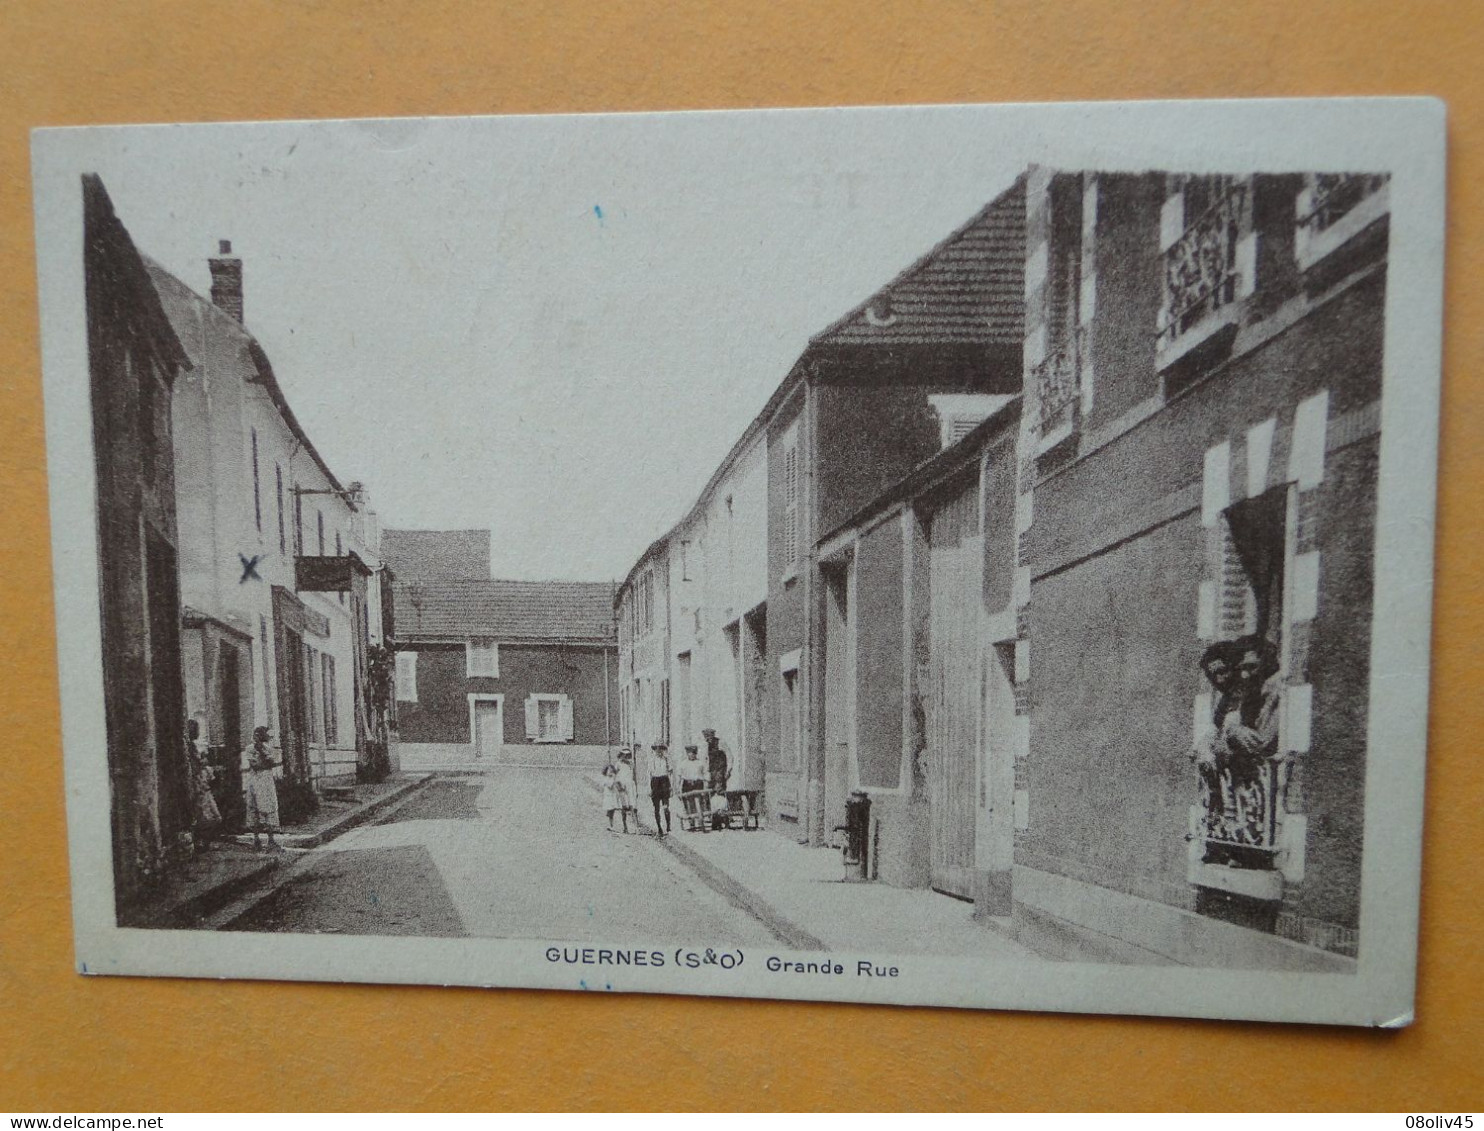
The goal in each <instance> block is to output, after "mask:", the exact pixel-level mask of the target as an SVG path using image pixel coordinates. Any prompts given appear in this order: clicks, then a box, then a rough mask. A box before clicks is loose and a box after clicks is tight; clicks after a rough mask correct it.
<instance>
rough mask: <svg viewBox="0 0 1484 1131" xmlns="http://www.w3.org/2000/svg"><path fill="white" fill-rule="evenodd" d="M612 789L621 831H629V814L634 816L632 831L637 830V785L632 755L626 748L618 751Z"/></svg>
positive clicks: (622, 747)
mask: <svg viewBox="0 0 1484 1131" xmlns="http://www.w3.org/2000/svg"><path fill="white" fill-rule="evenodd" d="M614 768H615V769H616V770H617V773H615V774H614V775H613V787H614V791H615V793H616V795H617V799H618V808H619V810H620V812H622V813H623V831H624V832H628V831H629V814H630V813H633V815H634V830H635V831H636V832H637V831H638V829H639V812H638V810H637V809H635V808H634V794H635V792H636V791H637V789H638V783H637V781H636V780H635V778H634V755H633V753H632V752H631V751H630V750H629V748H628V747H627V746H621V747H619V750H618V765H617V766H616V767H614Z"/></svg>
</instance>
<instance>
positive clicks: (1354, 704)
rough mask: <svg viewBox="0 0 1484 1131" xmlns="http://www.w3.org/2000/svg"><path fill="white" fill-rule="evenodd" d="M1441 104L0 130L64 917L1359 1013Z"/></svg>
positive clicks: (1391, 823)
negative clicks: (40, 585)
mask: <svg viewBox="0 0 1484 1131" xmlns="http://www.w3.org/2000/svg"><path fill="white" fill-rule="evenodd" d="M1444 138H1445V115H1444V110H1443V107H1442V106H1441V105H1440V104H1439V103H1437V102H1434V101H1430V100H1425V99H1377V100H1356V99H1343V100H1341V99H1337V100H1321V101H1274V102H1249V103H1243V102H1213V103H1179V102H1172V103H1148V104H1117V103H1107V104H1078V105H1060V106H1057V105H1048V106H1006V107H995V106H947V107H902V108H872V109H824V110H797V111H757V112H725V113H685V114H651V115H591V116H558V117H523V118H521V117H516V118H468V119H428V120H397V121H365V122H354V121H332V122H281V123H243V124H226V125H160V126H127V127H111V128H103V127H99V128H86V129H56V130H41V131H38V132H37V133H36V135H35V137H34V145H33V152H34V178H35V201H36V234H37V245H38V258H39V279H40V310H41V322H42V344H43V365H44V384H45V398H46V417H47V439H48V448H49V453H48V458H49V464H48V467H49V477H50V491H51V507H52V522H53V539H54V563H55V582H56V608H57V621H58V639H59V654H60V663H61V687H62V699H63V702H62V707H63V732H64V733H63V739H64V741H63V747H64V750H63V757H64V761H65V771H66V787H67V804H68V821H69V833H70V844H71V869H72V873H71V874H72V893H73V902H74V912H75V922H76V941H77V962H78V968H79V969H80V970H81V971H83V972H85V973H88V974H135V975H176V976H181V975H184V976H198V977H244V978H288V979H332V980H350V981H365V982H426V983H438V984H460V985H480V986H521V987H545V988H553V989H568V990H586V991H592V992H625V991H640V992H660V993H680V994H709V995H727V996H747V997H776V998H810V999H830V1000H845V1001H857V1002H880V1003H899V1004H926V1005H944V1006H968V1007H994V1008H1015V1009H1049V1010H1075V1011H1102V1012H1125V1013H1159V1014H1177V1015H1192V1016H1211V1017H1226V1018H1257V1019H1269V1020H1284V1021H1314V1022H1334V1023H1345V1024H1356V1025H1376V1026H1398V1025H1405V1024H1407V1023H1408V1021H1409V1020H1410V1019H1411V1015H1412V1012H1411V1011H1412V1003H1413V982H1414V977H1415V968H1416V961H1415V960H1416V939H1417V932H1416V927H1417V907H1418V893H1419V883H1420V875H1421V833H1422V830H1421V820H1422V786H1423V771H1424V756H1425V737H1426V705H1427V688H1428V642H1429V631H1430V615H1431V613H1430V602H1431V582H1432V568H1433V563H1432V541H1433V500H1434V487H1435V477H1436V460H1437V416H1438V396H1439V384H1440V340H1441V318H1442V246H1443V243H1442V237H1443V217H1444V200H1443V183H1444V175H1443V174H1444V153H1445V142H1444Z"/></svg>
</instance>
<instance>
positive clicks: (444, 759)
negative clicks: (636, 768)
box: [395, 742, 610, 773]
mask: <svg viewBox="0 0 1484 1131" xmlns="http://www.w3.org/2000/svg"><path fill="white" fill-rule="evenodd" d="M395 749H396V754H395V757H396V759H397V760H398V762H399V765H400V768H401V771H402V772H403V773H420V772H426V771H429V770H481V769H489V768H491V767H493V766H546V767H553V768H573V769H596V768H599V767H601V766H602V765H603V764H604V763H605V762H606V761H607V760H608V758H609V756H610V755H609V748H608V747H606V746H573V745H570V744H566V743H562V744H556V743H529V744H527V743H522V744H519V745H507V746H502V747H500V752H499V753H498V754H497V755H496V756H495V757H493V758H491V757H478V756H476V754H475V752H474V747H473V746H472V745H471V744H469V743H466V742H401V743H397V744H396V747H395Z"/></svg>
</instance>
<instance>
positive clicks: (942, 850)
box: [927, 482, 1013, 899]
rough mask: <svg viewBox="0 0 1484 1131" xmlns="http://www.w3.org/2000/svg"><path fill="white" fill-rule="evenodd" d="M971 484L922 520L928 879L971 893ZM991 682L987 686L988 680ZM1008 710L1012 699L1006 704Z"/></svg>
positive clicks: (979, 791)
mask: <svg viewBox="0 0 1484 1131" xmlns="http://www.w3.org/2000/svg"><path fill="white" fill-rule="evenodd" d="M976 486H977V483H973V482H970V483H967V484H965V485H963V486H962V487H961V488H960V489H959V490H958V491H957V492H956V493H955V494H953V495H952V496H950V497H948V498H946V499H944V500H943V501H942V503H941V504H940V505H939V506H938V507H937V509H936V510H935V511H934V512H933V514H932V516H931V518H930V519H929V521H928V586H929V593H930V612H929V629H928V631H929V641H930V645H929V655H930V661H929V688H928V710H927V755H928V826H929V840H930V842H931V861H932V886H933V887H934V888H935V889H937V890H938V891H941V892H944V893H946V894H948V895H954V896H958V897H959V898H961V899H972V898H973V897H974V868H975V863H976V861H975V855H976V853H975V840H976V833H977V825H978V810H979V808H980V806H981V805H982V804H984V802H986V801H988V784H989V783H988V781H987V779H986V777H985V776H984V775H982V774H981V770H980V761H981V759H980V748H981V735H980V726H981V721H982V718H983V711H984V707H985V704H984V699H985V682H984V675H983V674H982V673H981V668H980V664H981V652H980V648H981V644H982V640H981V636H980V627H981V623H982V622H981V612H982V603H983V595H982V594H983V584H984V583H983V576H984V573H983V571H984V539H983V536H982V535H981V533H980V530H979V518H978V514H977V507H976V505H975V504H976V503H977V501H978V492H977V490H975V487H976ZM991 687H992V685H991ZM1012 710H1013V705H1012ZM981 796H982V800H981Z"/></svg>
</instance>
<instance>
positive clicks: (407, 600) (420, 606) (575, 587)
mask: <svg viewBox="0 0 1484 1131" xmlns="http://www.w3.org/2000/svg"><path fill="white" fill-rule="evenodd" d="M393 600H394V601H395V610H396V623H397V635H398V636H399V637H401V638H402V639H404V640H416V639H418V638H429V637H437V638H445V639H446V638H462V637H468V636H489V637H493V638H494V639H495V640H499V641H539V640H552V641H557V640H560V641H569V642H571V641H576V642H593V643H597V642H602V641H612V640H613V638H614V628H613V586H612V585H610V584H609V583H608V582H589V581H425V582H410V583H409V582H401V581H399V582H398V583H397V584H396V585H395V586H394V587H393Z"/></svg>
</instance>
